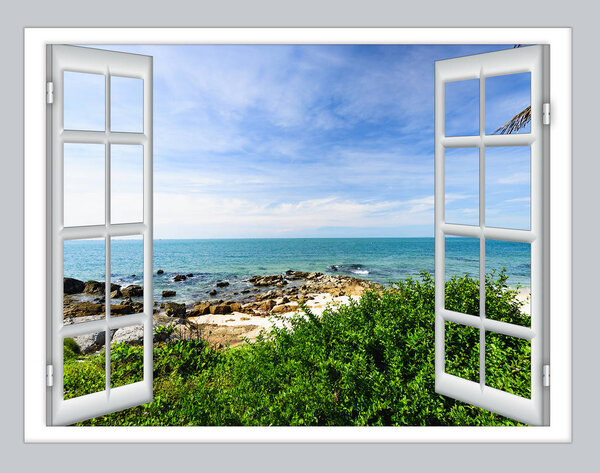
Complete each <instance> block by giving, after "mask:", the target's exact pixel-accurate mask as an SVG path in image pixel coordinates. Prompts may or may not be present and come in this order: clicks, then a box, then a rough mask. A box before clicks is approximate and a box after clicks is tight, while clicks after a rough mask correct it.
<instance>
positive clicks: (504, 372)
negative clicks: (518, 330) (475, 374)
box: [485, 332, 531, 399]
mask: <svg viewBox="0 0 600 473" xmlns="http://www.w3.org/2000/svg"><path fill="white" fill-rule="evenodd" d="M485 384H486V385H487V386H490V387H492V388H496V389H500V390H502V391H506V392H508V393H511V394H516V395H517V396H521V397H524V398H527V399H531V340H523V339H521V338H515V337H509V336H508V335H502V334H499V333H493V332H486V333H485Z"/></svg>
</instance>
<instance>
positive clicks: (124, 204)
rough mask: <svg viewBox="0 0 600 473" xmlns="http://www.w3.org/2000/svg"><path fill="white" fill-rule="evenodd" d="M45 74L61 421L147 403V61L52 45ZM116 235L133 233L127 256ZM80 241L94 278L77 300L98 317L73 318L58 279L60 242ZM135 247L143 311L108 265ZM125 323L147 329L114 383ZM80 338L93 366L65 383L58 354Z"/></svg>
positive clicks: (55, 388) (52, 415) (54, 357)
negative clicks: (133, 367)
mask: <svg viewBox="0 0 600 473" xmlns="http://www.w3.org/2000/svg"><path fill="white" fill-rule="evenodd" d="M47 77H48V84H47V86H48V94H47V95H48V100H47V102H48V105H47V107H48V108H47V123H48V124H47V130H48V157H49V164H48V166H49V172H48V175H49V180H48V192H49V194H48V197H49V198H48V202H49V209H48V210H49V215H51V218H50V219H49V228H48V232H49V240H50V241H51V251H49V255H50V256H49V257H50V258H51V261H49V265H48V267H49V268H50V269H49V272H50V274H48V281H49V284H51V288H49V289H50V291H49V293H50V295H51V296H50V298H51V300H50V301H49V304H50V305H51V310H50V311H49V314H50V315H49V317H50V320H49V323H48V327H49V334H48V337H49V339H48V344H47V345H48V350H47V358H48V373H47V374H48V383H47V384H48V386H49V387H48V391H47V400H48V404H47V413H48V419H47V422H48V425H66V424H72V423H75V422H78V421H82V420H85V419H89V418H92V417H95V416H99V415H103V414H107V413H110V412H114V411H117V410H120V409H125V408H129V407H133V406H136V405H139V404H143V403H147V402H150V401H151V400H152V309H153V307H152V58H151V57H147V56H141V55H134V54H126V53H120V52H113V51H103V50H97V49H92V48H85V47H75V46H49V47H48V51H47ZM121 238H129V239H130V240H131V245H130V246H129V247H128V248H131V251H127V253H128V254H126V255H116V254H115V245H114V241H115V239H121ZM84 241H87V243H89V245H88V246H86V247H85V248H86V249H85V250H84V251H85V255H84V256H85V258H86V261H87V263H86V265H85V266H86V267H89V268H92V270H93V274H97V275H99V276H98V278H97V279H98V281H97V283H96V284H95V286H94V287H91V288H90V289H91V290H90V291H87V292H88V293H90V294H93V295H89V296H87V295H86V294H84V295H83V299H84V300H83V301H80V302H81V303H82V304H84V306H83V307H87V308H91V309H92V310H91V311H90V312H91V313H94V314H95V315H94V316H89V317H81V316H77V317H70V316H69V314H68V311H67V310H65V308H64V307H65V306H64V304H65V303H64V301H65V300H67V298H69V297H70V294H71V292H72V291H71V290H70V289H69V287H68V284H67V282H63V278H65V277H69V276H71V275H70V274H68V271H69V269H71V270H72V269H73V268H69V264H68V262H67V261H65V259H64V258H65V254H66V252H65V251H64V248H65V247H66V246H67V245H71V246H73V247H74V248H76V247H77V245H81V244H83V243H84ZM111 246H112V247H113V254H112V255H111ZM136 252H137V257H138V259H137V261H138V263H137V264H136V268H138V269H136V272H137V277H138V282H139V278H142V281H143V283H142V285H141V286H140V285H138V286H137V289H138V290H139V292H143V295H142V294H140V293H139V292H138V293H137V294H135V295H136V296H137V299H139V300H138V302H137V308H138V309H139V310H136V311H132V310H123V309H124V306H122V305H119V304H120V302H118V301H116V300H114V301H111V292H112V291H111V289H112V290H113V291H114V288H113V287H112V285H111V275H112V274H113V273H114V267H113V264H114V263H115V260H116V259H118V258H125V257H126V258H133V254H134V253H136ZM77 269H81V268H76V270H77ZM75 292H82V291H81V290H80V291H75ZM84 292H85V291H84ZM130 292H131V291H130ZM113 294H114V297H115V298H116V297H117V292H113ZM86 298H87V300H86ZM85 304H87V305H85ZM142 307H143V309H142ZM126 309H128V308H126ZM131 312H133V313H131ZM122 314H123V315H122ZM78 315H79V314H78ZM124 328H130V329H131V330H138V331H139V332H141V333H142V334H143V335H142V339H143V357H142V359H141V360H140V367H139V374H138V376H137V377H134V378H133V380H132V382H130V383H128V384H124V385H121V386H115V383H114V382H111V373H113V371H114V370H115V369H117V368H118V366H117V365H118V363H119V359H117V358H116V357H113V356H111V338H112V335H114V333H115V332H116V331H117V330H119V329H124ZM78 337H80V338H79V339H80V340H81V339H83V340H86V341H87V343H88V345H90V346H93V351H90V352H95V355H94V356H95V357H97V358H96V360H97V363H96V365H95V366H96V367H97V370H96V371H95V372H81V373H79V377H78V378H77V379H73V380H72V379H69V383H70V384H71V385H70V386H68V387H67V386H65V381H64V369H63V367H64V361H65V360H64V353H65V352H66V349H67V348H68V346H69V342H73V340H69V339H77V338H78ZM81 337H83V338H81Z"/></svg>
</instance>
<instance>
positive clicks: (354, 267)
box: [64, 237, 531, 302]
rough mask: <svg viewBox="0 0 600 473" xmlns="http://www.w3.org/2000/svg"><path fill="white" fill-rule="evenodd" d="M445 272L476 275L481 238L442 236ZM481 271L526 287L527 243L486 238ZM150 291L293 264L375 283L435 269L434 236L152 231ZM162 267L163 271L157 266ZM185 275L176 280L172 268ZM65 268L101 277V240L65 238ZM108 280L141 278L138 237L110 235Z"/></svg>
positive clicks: (196, 291) (180, 292) (185, 296)
mask: <svg viewBox="0 0 600 473" xmlns="http://www.w3.org/2000/svg"><path fill="white" fill-rule="evenodd" d="M445 248H446V278H447V279H449V278H450V277H452V276H453V275H461V276H462V275H464V274H467V275H469V276H472V277H475V278H478V277H479V240H477V239H474V238H463V237H447V238H446V241H445ZM485 250H486V251H485V254H486V273H491V272H492V271H500V270H501V268H506V273H507V275H508V284H509V285H510V286H512V287H522V288H528V287H530V273H531V245H530V244H527V243H515V242H505V241H499V240H487V241H486V249H485ZM153 264H154V267H153V274H154V298H155V300H160V298H161V294H162V291H163V290H175V291H176V293H177V294H176V296H175V297H174V298H172V299H171V300H173V301H176V302H191V301H194V300H202V299H207V298H210V297H209V291H211V290H213V289H216V284H217V282H223V281H226V282H228V283H229V286H227V287H225V288H218V289H217V290H218V293H219V295H218V296H217V297H221V298H225V297H227V298H234V297H232V296H233V295H235V293H238V294H239V293H241V291H242V290H244V289H247V288H249V287H252V284H251V283H249V282H247V279H248V278H250V277H251V276H253V275H257V274H258V275H268V274H282V273H284V272H285V271H287V270H289V269H292V270H296V271H307V272H322V273H325V274H331V275H335V274H346V275H350V276H355V277H359V278H363V279H367V280H369V281H373V282H376V283H379V284H390V283H393V282H397V281H401V280H404V279H406V278H414V279H420V273H421V271H426V272H428V273H431V274H432V275H433V273H434V239H433V238H281V239H278V238H269V239H266V238H265V239H197V240H196V239H181V240H175V239H157V240H155V241H154V262H153ZM158 270H162V271H163V273H162V274H157V271H158ZM178 274H183V275H190V276H188V277H187V279H186V280H185V281H181V282H175V281H173V278H174V276H175V275H178ZM64 275H65V277H71V278H76V279H80V280H83V281H87V280H96V281H104V280H105V243H104V240H100V239H95V240H72V241H66V242H65V245H64ZM111 282H113V283H116V284H119V285H122V286H126V285H130V284H143V241H142V240H141V239H114V240H112V241H111Z"/></svg>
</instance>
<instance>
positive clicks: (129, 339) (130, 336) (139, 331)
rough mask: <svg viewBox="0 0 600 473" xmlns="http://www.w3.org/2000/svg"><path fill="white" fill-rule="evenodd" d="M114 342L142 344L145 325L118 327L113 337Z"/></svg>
mask: <svg viewBox="0 0 600 473" xmlns="http://www.w3.org/2000/svg"><path fill="white" fill-rule="evenodd" d="M114 343H129V344H130V345H142V344H143V343H144V326H143V325H132V326H129V327H122V328H120V329H118V330H117V331H116V332H115V334H114V335H113V337H112V341H111V344H114Z"/></svg>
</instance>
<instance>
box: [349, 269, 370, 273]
mask: <svg viewBox="0 0 600 473" xmlns="http://www.w3.org/2000/svg"><path fill="white" fill-rule="evenodd" d="M350 272H352V273H354V274H369V271H367V270H366V269H353V270H350Z"/></svg>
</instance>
